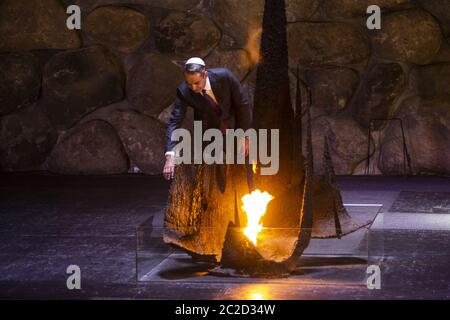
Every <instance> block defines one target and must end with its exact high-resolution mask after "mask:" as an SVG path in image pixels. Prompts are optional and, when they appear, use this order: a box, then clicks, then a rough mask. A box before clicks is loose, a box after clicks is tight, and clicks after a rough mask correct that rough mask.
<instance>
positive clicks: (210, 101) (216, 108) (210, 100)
mask: <svg viewBox="0 0 450 320" xmlns="http://www.w3.org/2000/svg"><path fill="white" fill-rule="evenodd" d="M202 93H203V97H204V98H205V100H206V101H207V102H208V104H209V105H210V106H211V108H212V109H213V110H214V111H215V112H216V114H217V116H218V117H219V119H220V128H219V129H220V131H222V133H223V134H225V132H226V130H227V125H226V124H225V122H224V121H223V120H222V119H221V117H220V116H221V115H222V109H220V107H219V106H218V105H217V103H216V101H214V99H213V98H212V97H211V96H210V95H209V94H208V93H206V90H202Z"/></svg>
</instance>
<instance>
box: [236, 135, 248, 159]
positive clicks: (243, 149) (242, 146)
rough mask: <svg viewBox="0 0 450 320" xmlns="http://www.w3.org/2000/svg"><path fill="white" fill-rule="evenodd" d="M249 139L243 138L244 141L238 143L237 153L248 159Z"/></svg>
mask: <svg viewBox="0 0 450 320" xmlns="http://www.w3.org/2000/svg"><path fill="white" fill-rule="evenodd" d="M249 143H250V142H249V139H248V137H245V138H244V139H242V140H241V141H240V143H239V149H238V152H239V153H240V154H244V156H245V157H248V154H249V150H250V144H249Z"/></svg>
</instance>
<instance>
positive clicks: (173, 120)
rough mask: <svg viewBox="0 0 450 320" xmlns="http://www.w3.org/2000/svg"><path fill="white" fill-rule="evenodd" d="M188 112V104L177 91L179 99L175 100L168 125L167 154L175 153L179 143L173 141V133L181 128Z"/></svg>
mask: <svg viewBox="0 0 450 320" xmlns="http://www.w3.org/2000/svg"><path fill="white" fill-rule="evenodd" d="M186 110H187V105H186V102H185V101H184V100H183V99H182V97H181V94H180V93H179V91H177V97H176V98H175V102H174V106H173V110H172V113H171V114H170V119H169V122H168V124H167V130H166V147H165V152H167V151H173V148H174V147H175V146H176V144H177V143H178V142H177V141H172V133H173V132H174V131H175V130H176V129H178V128H180V127H181V124H182V122H183V120H184V117H185V116H186Z"/></svg>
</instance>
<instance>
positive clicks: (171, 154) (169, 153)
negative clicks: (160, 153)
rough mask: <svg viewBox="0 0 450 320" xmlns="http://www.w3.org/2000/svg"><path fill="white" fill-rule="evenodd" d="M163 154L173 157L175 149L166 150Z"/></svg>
mask: <svg viewBox="0 0 450 320" xmlns="http://www.w3.org/2000/svg"><path fill="white" fill-rule="evenodd" d="M164 155H165V156H172V157H175V151H167V152H166V153H165V154H164Z"/></svg>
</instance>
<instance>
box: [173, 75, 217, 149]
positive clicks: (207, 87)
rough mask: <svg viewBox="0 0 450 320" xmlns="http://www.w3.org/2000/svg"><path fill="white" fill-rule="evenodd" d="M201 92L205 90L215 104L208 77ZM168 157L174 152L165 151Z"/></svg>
mask: <svg viewBox="0 0 450 320" xmlns="http://www.w3.org/2000/svg"><path fill="white" fill-rule="evenodd" d="M203 90H206V94H207V95H209V96H210V97H211V98H213V100H214V101H215V102H216V103H217V99H216V96H215V95H214V92H213V91H212V88H211V83H210V82H209V77H206V84H205V88H204V89H203ZM201 95H203V92H201ZM168 155H171V156H175V151H167V152H166V153H165V156H168Z"/></svg>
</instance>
